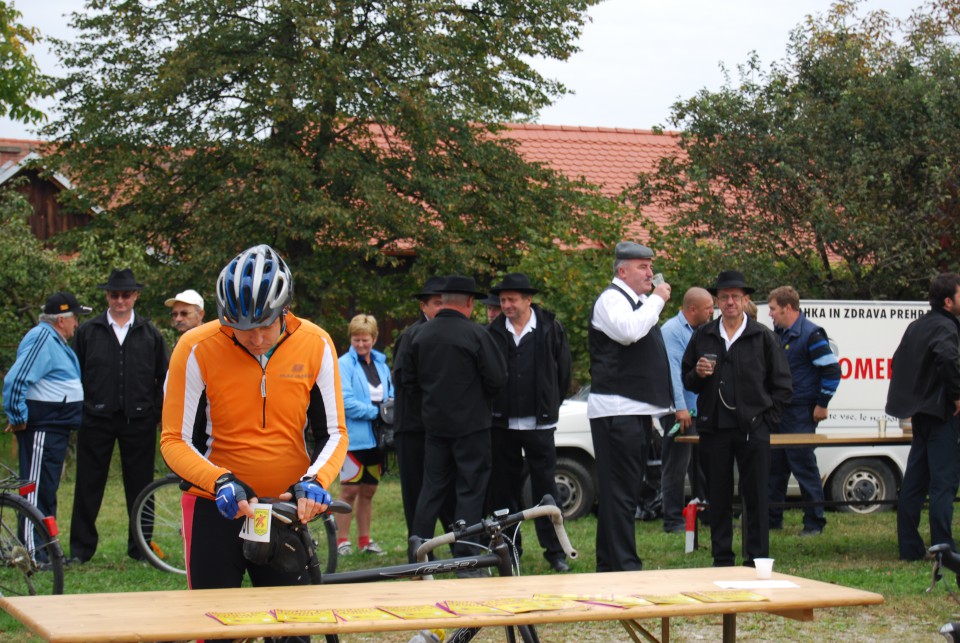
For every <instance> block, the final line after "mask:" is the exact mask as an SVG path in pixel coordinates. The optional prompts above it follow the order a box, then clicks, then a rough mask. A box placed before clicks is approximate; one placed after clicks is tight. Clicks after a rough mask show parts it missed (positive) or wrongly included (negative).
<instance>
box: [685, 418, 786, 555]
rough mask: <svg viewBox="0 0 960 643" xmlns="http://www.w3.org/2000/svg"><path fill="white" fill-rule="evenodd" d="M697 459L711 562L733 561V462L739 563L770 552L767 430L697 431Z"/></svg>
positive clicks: (764, 426)
mask: <svg viewBox="0 0 960 643" xmlns="http://www.w3.org/2000/svg"><path fill="white" fill-rule="evenodd" d="M700 452H701V462H702V463H703V466H704V469H706V474H707V500H708V501H709V503H710V512H709V513H710V520H709V522H710V540H711V545H712V552H713V565H714V567H728V566H731V565H734V564H735V563H736V557H735V556H734V553H733V465H734V462H736V465H737V469H738V470H739V471H740V497H741V501H742V502H743V518H742V520H743V523H744V529H743V531H744V534H745V536H744V538H745V539H746V542H745V546H744V552H745V553H744V561H743V562H744V563H745V564H748V563H752V562H753V559H754V558H766V557H768V556H769V554H770V524H769V517H768V505H769V502H768V497H767V480H768V478H769V475H770V431H769V429H768V428H767V427H766V425H764V424H760V425H758V426H757V427H756V428H755V429H754V430H753V431H749V432H748V431H742V430H740V429H720V430H717V431H712V432H709V433H703V432H701V433H700Z"/></svg>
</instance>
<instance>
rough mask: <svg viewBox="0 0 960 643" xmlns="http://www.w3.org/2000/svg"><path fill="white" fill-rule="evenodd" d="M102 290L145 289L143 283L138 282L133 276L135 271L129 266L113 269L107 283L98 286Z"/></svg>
mask: <svg viewBox="0 0 960 643" xmlns="http://www.w3.org/2000/svg"><path fill="white" fill-rule="evenodd" d="M97 288H99V289H100V290H143V284H138V283H137V280H136V279H134V278H133V271H132V270H130V269H129V268H124V269H123V270H119V269H117V268H114V269H113V272H111V273H110V278H109V279H107V283H105V284H99V285H98V286H97Z"/></svg>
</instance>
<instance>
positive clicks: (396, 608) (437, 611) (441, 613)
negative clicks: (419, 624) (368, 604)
mask: <svg viewBox="0 0 960 643" xmlns="http://www.w3.org/2000/svg"><path fill="white" fill-rule="evenodd" d="M377 609H380V610H383V611H384V612H389V613H390V614H393V615H394V616H396V617H397V618H403V619H412V618H456V617H457V615H456V614H452V613H450V612H448V611H447V610H444V609H441V608H439V607H437V606H436V605H377Z"/></svg>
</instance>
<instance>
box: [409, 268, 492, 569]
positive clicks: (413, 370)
mask: <svg viewBox="0 0 960 643" xmlns="http://www.w3.org/2000/svg"><path fill="white" fill-rule="evenodd" d="M437 290H438V291H439V292H440V293H441V300H442V308H441V310H440V312H438V313H437V316H436V317H434V318H433V320H432V321H430V322H427V323H426V324H424V325H423V326H422V327H421V328H420V329H418V331H417V333H416V334H415V335H414V336H413V337H412V338H411V339H410V351H409V355H408V356H407V357H406V358H405V359H404V362H403V364H402V373H401V377H402V378H403V380H402V382H403V385H404V386H406V387H409V388H410V389H411V390H412V391H413V393H414V395H417V394H419V395H420V400H421V402H420V419H421V421H422V422H423V428H424V430H425V432H426V434H425V442H424V472H423V488H422V490H421V491H420V498H419V500H418V501H417V509H416V515H415V517H414V521H413V532H414V534H415V535H417V536H420V537H421V538H430V537H432V536H433V531H434V526H435V524H436V522H437V517H438V515H439V513H440V510H441V507H442V506H443V504H444V502H445V501H446V499H447V494H448V492H449V489H450V488H451V487H455V488H456V496H457V499H456V510H455V514H454V518H455V519H457V520H465V521H466V522H467V524H468V525H471V524H474V523H477V522H479V521H480V518H481V517H482V515H483V501H484V497H485V495H486V491H487V483H488V481H489V477H490V466H491V463H490V460H491V452H490V425H491V421H492V416H491V412H490V403H491V400H493V398H494V397H495V396H496V395H497V393H499V392H500V389H501V388H503V386H504V384H506V381H507V372H506V364H505V363H504V360H503V357H502V356H501V355H500V352H499V351H498V350H497V348H496V346H495V345H494V343H493V338H492V337H491V336H490V334H489V333H488V332H487V331H486V330H485V329H484V328H483V327H482V326H480V325H479V324H477V323H476V322H474V321H472V320H471V319H470V313H471V312H472V311H473V301H474V297H480V298H483V297H484V296H486V293H482V292H477V289H476V283H475V282H474V280H473V278H472V277H462V276H460V275H453V276H450V277H447V278H446V281H445V282H444V284H443V285H442V286H441V287H440V288H438V289H437ZM457 551H458V552H461V553H462V554H464V555H467V554H470V553H474V551H473V550H472V549H470V548H461V547H458V548H457Z"/></svg>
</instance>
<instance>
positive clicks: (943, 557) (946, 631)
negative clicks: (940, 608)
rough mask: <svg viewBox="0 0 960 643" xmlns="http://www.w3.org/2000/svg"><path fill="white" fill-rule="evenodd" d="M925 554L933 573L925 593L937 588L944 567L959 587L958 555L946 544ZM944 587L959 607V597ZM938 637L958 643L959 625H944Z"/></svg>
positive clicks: (959, 636)
mask: <svg viewBox="0 0 960 643" xmlns="http://www.w3.org/2000/svg"><path fill="white" fill-rule="evenodd" d="M927 553H928V554H930V557H931V558H932V559H933V573H932V575H931V579H930V587H928V588H927V591H928V592H932V591H933V589H934V588H935V587H936V586H937V583H938V582H939V581H940V580H942V579H943V574H941V573H940V571H941V570H942V569H943V568H944V567H946V568H947V569H949V570H950V571H952V572H953V573H954V574H957V586H958V587H960V555H958V554H957V552H955V551H953V549H952V548H951V547H950V545H949V544H947V543H941V544H939V545H934V546H933V547H931V548H930V549H928V550H927ZM944 586H945V587H946V588H947V593H948V594H950V598H952V599H953V601H954V602H955V603H957V604H958V605H960V597H958V596H957V594H955V593H954V592H953V590H951V589H950V584H949V583H944ZM940 635H941V636H943V638H945V639H947V640H948V641H952V642H955V643H960V623H957V622H951V623H946V624H944V626H943V627H941V628H940Z"/></svg>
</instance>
